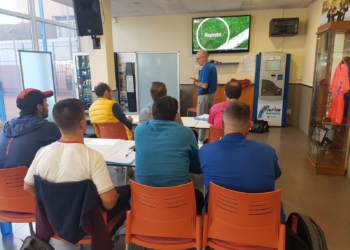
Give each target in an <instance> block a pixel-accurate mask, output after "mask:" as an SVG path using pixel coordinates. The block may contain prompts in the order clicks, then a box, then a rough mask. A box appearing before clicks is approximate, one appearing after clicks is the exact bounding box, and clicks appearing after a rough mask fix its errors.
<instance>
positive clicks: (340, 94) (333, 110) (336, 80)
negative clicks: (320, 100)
mask: <svg viewBox="0 0 350 250" xmlns="http://www.w3.org/2000/svg"><path fill="white" fill-rule="evenodd" d="M329 90H332V91H333V92H332V103H331V107H330V108H329V114H328V115H329V117H330V118H331V120H332V122H333V123H335V124H340V123H341V122H342V120H343V115H344V94H345V93H346V92H348V90H349V68H348V65H347V64H346V63H341V64H339V65H338V67H337V68H336V70H335V73H334V76H333V79H332V82H331V85H330V87H329Z"/></svg>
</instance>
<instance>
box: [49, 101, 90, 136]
mask: <svg viewBox="0 0 350 250" xmlns="http://www.w3.org/2000/svg"><path fill="white" fill-rule="evenodd" d="M52 115H53V119H54V121H55V123H56V124H57V126H58V127H59V128H60V129H61V130H64V131H69V130H74V129H75V128H76V126H77V125H78V124H79V122H80V121H81V120H82V119H84V116H85V113H84V104H83V103H82V102H81V101H80V100H78V99H76V98H68V99H64V100H61V101H58V102H57V103H56V104H55V105H54V106H53V110H52Z"/></svg>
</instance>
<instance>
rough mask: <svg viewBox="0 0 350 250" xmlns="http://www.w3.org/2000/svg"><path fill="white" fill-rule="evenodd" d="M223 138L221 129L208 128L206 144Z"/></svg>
mask: <svg viewBox="0 0 350 250" xmlns="http://www.w3.org/2000/svg"><path fill="white" fill-rule="evenodd" d="M223 136H224V130H223V129H221V128H214V127H210V128H209V139H208V143H211V142H214V141H218V140H220V138H221V137H223Z"/></svg>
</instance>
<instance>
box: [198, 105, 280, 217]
mask: <svg viewBox="0 0 350 250" xmlns="http://www.w3.org/2000/svg"><path fill="white" fill-rule="evenodd" d="M222 127H223V128H224V133H225V135H224V136H223V137H222V139H221V140H219V141H215V142H213V143H210V144H205V145H203V147H202V148H201V149H200V150H199V161H200V164H201V169H202V172H203V176H204V184H205V187H206V189H207V190H208V188H209V183H210V182H213V183H215V184H217V185H219V186H222V187H224V188H228V189H232V190H235V191H239V192H246V193H263V192H271V191H274V190H275V180H276V179H278V178H279V177H280V176H281V174H282V172H281V169H280V167H279V165H278V159H277V155H276V151H275V150H274V149H273V148H272V147H271V146H269V145H267V144H265V143H261V142H256V141H252V140H247V139H245V137H244V135H245V133H246V131H247V130H249V128H250V127H251V121H250V107H249V105H248V104H246V103H244V102H241V101H239V100H237V101H235V102H231V103H230V104H228V105H227V106H226V108H225V111H224V119H223V123H222ZM208 195H210V190H208ZM284 221H285V214H284V212H283V208H282V209H281V222H282V223H283V222H284Z"/></svg>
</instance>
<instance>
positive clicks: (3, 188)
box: [0, 166, 35, 234]
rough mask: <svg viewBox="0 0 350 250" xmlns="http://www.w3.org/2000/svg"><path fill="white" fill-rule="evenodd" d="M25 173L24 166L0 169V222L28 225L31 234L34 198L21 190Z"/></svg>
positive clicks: (33, 219) (26, 169) (25, 168)
mask: <svg viewBox="0 0 350 250" xmlns="http://www.w3.org/2000/svg"><path fill="white" fill-rule="evenodd" d="M27 171H28V168H27V167H26V166H20V167H16V168H7V169H0V221H6V222H17V223H29V229H30V233H31V234H33V233H34V231H33V225H32V222H35V198H34V196H32V195H31V194H29V193H28V192H26V191H24V189H23V185H24V181H23V180H24V177H25V176H26V174H27Z"/></svg>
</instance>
